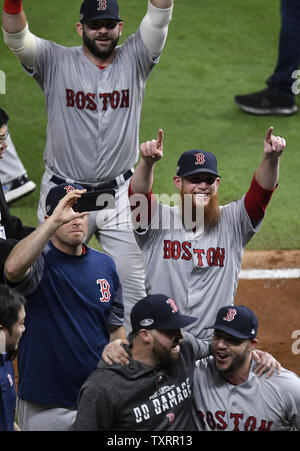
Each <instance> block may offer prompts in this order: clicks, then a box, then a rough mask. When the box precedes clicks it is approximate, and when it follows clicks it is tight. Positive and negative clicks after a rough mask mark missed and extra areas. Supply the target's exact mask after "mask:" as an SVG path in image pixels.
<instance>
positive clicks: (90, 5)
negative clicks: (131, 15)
mask: <svg viewBox="0 0 300 451" xmlns="http://www.w3.org/2000/svg"><path fill="white" fill-rule="evenodd" d="M100 19H111V20H117V21H118V22H120V21H121V19H120V16H119V6H118V3H117V1H116V0H84V2H83V3H82V5H81V8H80V22H81V23H88V22H92V21H94V20H100Z"/></svg>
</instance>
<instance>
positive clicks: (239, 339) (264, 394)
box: [193, 305, 300, 431]
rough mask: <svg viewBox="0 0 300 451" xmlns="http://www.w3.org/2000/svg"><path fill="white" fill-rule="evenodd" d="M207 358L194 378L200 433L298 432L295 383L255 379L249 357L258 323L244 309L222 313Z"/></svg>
mask: <svg viewBox="0 0 300 451" xmlns="http://www.w3.org/2000/svg"><path fill="white" fill-rule="evenodd" d="M211 327H212V328H214V330H215V331H214V339H213V342H212V352H213V356H210V357H209V358H207V359H204V360H200V361H199V362H198V365H197V368H196V370H195V374H194V392H193V393H194V404H195V411H194V418H195V421H196V424H197V427H198V429H199V430H200V431H295V430H300V379H299V377H298V376H297V375H296V374H295V373H293V372H292V371H288V370H286V369H285V368H281V371H280V373H274V374H273V375H272V377H270V378H268V377H266V375H263V376H262V377H257V374H256V373H255V367H256V363H255V362H254V361H253V359H252V351H253V350H254V349H255V348H256V346H257V343H258V340H257V338H256V334H257V329H258V321H257V317H256V315H255V314H254V313H253V312H252V311H251V310H250V309H248V308H247V307H245V306H241V305H239V306H235V307H232V306H225V307H222V308H221V309H220V310H219V312H218V314H217V317H216V320H215V323H214V325H213V326H211Z"/></svg>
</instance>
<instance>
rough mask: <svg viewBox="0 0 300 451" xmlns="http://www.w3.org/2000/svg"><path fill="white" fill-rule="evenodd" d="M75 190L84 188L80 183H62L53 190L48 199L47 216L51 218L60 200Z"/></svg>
mask: <svg viewBox="0 0 300 451" xmlns="http://www.w3.org/2000/svg"><path fill="white" fill-rule="evenodd" d="M74 189H84V188H83V187H82V186H81V185H79V184H78V183H61V184H60V185H56V186H55V187H54V188H51V190H50V191H49V193H48V195H47V197H46V215H48V216H51V215H52V213H53V211H54V209H55V207H56V205H57V204H58V202H59V201H60V199H62V198H63V197H65V196H66V195H67V194H68V193H69V192H70V191H73V190H74Z"/></svg>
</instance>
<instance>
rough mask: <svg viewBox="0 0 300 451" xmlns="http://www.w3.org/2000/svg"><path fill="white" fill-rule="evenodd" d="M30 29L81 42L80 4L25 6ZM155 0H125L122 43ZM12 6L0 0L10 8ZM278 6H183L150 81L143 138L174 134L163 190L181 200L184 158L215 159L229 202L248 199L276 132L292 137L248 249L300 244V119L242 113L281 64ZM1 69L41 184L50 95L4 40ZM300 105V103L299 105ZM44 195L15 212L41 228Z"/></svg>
mask: <svg viewBox="0 0 300 451" xmlns="http://www.w3.org/2000/svg"><path fill="white" fill-rule="evenodd" d="M23 3H24V9H25V11H26V13H27V18H28V22H29V25H30V29H31V31H32V32H33V33H35V34H37V35H38V36H40V37H43V38H45V39H50V40H53V41H55V42H58V43H60V44H64V45H80V42H81V41H80V38H79V37H78V35H77V33H76V30H75V23H76V21H77V20H78V17H79V8H80V4H81V0H64V1H63V2H62V1H61V0H51V2H49V1H46V0H30V1H28V0H24V2H23ZM146 4H147V1H146V0H119V6H120V14H121V17H122V19H123V20H124V21H125V30H124V33H123V36H122V41H121V42H123V41H124V39H125V38H126V36H127V35H128V34H131V33H133V32H135V31H136V29H137V27H138V26H139V23H140V21H141V19H142V17H143V15H144V13H145V11H146ZM2 5H3V1H0V6H1V7H2ZM279 28H280V16H279V0H264V1H261V0H247V1H246V2H240V1H238V0H226V1H220V0H219V1H217V2H216V1H212V0H175V8H174V14H173V20H172V22H171V25H170V28H169V35H168V40H167V43H166V46H165V49H164V52H163V54H162V56H161V60H160V63H159V64H158V66H157V67H156V68H155V69H154V71H153V73H152V74H151V76H150V79H149V81H148V84H147V89H146V94H145V100H144V108H143V113H142V121H141V130H140V138H141V141H143V140H145V139H150V138H153V137H156V133H157V130H158V128H159V127H162V128H163V129H164V131H165V157H164V159H163V160H162V161H160V162H159V164H158V165H157V167H156V181H155V186H154V192H157V193H163V192H165V193H170V194H171V193H173V192H174V191H175V189H174V188H173V183H172V176H173V174H174V172H175V168H176V162H177V159H178V156H179V155H180V153H181V152H183V151H184V150H187V149H192V148H200V149H203V150H208V151H212V152H214V153H215V154H216V156H217V158H218V163H219V172H220V174H221V175H222V183H221V185H220V190H219V192H220V200H221V203H227V202H229V201H231V200H234V199H236V198H238V197H240V196H241V195H243V194H244V192H245V190H247V188H248V186H249V183H250V181H251V178H252V174H253V172H254V170H255V169H256V167H257V166H258V165H259V163H260V161H261V158H262V155H263V139H264V134H265V131H266V129H267V128H268V126H269V125H273V126H274V127H275V132H274V133H276V134H278V135H281V136H284V137H285V138H286V140H287V149H286V151H285V153H284V155H283V156H282V158H281V168H280V183H279V188H278V190H277V191H276V193H275V194H274V196H273V199H272V202H271V204H270V206H269V208H268V211H267V215H266V218H265V221H264V223H263V226H262V228H261V230H260V232H259V233H258V234H257V236H256V237H254V239H253V240H252V241H251V243H250V244H249V246H248V248H249V249H292V248H299V247H300V233H299V200H298V193H299V172H300V158H299V152H300V127H299V120H300V116H299V115H300V113H298V114H296V115H294V116H291V117H276V116H273V117H255V116H251V115H247V114H245V113H243V112H242V111H240V110H239V109H238V107H237V106H236V105H235V104H234V102H233V97H234V95H236V94H243V93H248V92H252V91H255V90H260V89H263V88H264V87H265V80H266V79H267V78H268V77H269V75H271V73H272V71H273V68H274V66H275V63H276V58H277V47H278V35H279ZM0 70H2V71H4V72H5V73H6V84H7V86H6V95H0V106H1V107H2V108H4V109H5V110H6V111H7V112H8V114H9V115H10V117H11V121H10V130H11V133H12V137H13V140H14V142H15V145H16V147H17V150H18V152H19V155H20V156H21V159H22V161H23V163H24V165H25V167H26V168H27V170H28V173H29V175H30V178H31V179H33V180H34V181H35V182H36V183H37V184H38V186H39V183H40V179H41V176H42V174H43V168H44V165H43V149H44V145H45V129H46V112H45V104H44V98H43V94H42V92H41V90H40V88H39V87H38V85H37V84H36V83H35V82H34V81H33V80H31V79H30V77H28V76H27V75H26V74H25V72H24V71H23V69H22V68H21V65H20V64H19V63H18V61H17V59H16V58H15V56H14V55H12V54H11V53H10V52H9V50H8V49H7V47H6V46H5V45H4V43H3V39H2V37H1V40H0ZM297 102H298V105H299V99H297ZM38 197H39V190H38V189H37V190H36V191H35V192H34V193H33V194H31V195H30V196H27V197H25V198H23V199H20V200H18V201H17V202H15V203H14V204H12V206H11V211H12V213H13V214H15V215H18V216H20V217H21V218H22V219H23V221H24V222H25V223H27V224H31V225H36V208H37V203H38Z"/></svg>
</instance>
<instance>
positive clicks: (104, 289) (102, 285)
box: [97, 279, 111, 302]
mask: <svg viewBox="0 0 300 451" xmlns="http://www.w3.org/2000/svg"><path fill="white" fill-rule="evenodd" d="M97 285H98V287H99V290H100V292H101V297H100V301H101V302H109V301H110V298H111V293H110V284H109V283H108V282H107V280H106V279H98V280H97Z"/></svg>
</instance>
